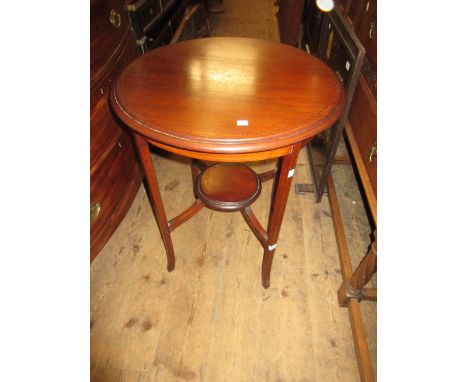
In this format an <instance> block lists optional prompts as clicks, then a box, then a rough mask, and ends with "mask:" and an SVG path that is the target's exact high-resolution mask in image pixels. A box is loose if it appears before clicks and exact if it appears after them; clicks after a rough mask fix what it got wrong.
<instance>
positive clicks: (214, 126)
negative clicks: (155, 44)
mask: <svg viewBox="0 0 468 382" xmlns="http://www.w3.org/2000/svg"><path fill="white" fill-rule="evenodd" d="M111 103H112V106H113V108H114V110H115V112H116V114H117V115H118V116H119V117H120V118H121V119H122V120H123V121H124V122H125V123H126V124H127V125H128V126H129V127H130V128H132V129H133V130H135V131H136V132H138V133H139V134H141V135H143V136H145V137H147V138H149V139H151V140H153V141H157V142H160V143H163V144H165V145H168V146H173V147H177V148H181V149H184V150H190V151H200V152H209V153H248V152H259V151H267V150H273V149H277V148H280V147H284V146H287V145H291V144H294V143H298V142H302V141H304V140H307V139H309V138H311V137H313V136H314V135H316V134H318V133H319V132H321V131H323V130H325V129H326V128H328V127H329V126H330V125H331V124H333V123H334V122H335V121H336V120H337V119H338V117H339V116H340V114H341V112H342V111H343V108H344V103H345V92H344V89H343V86H342V85H341V83H340V82H339V80H338V79H337V77H336V76H335V74H334V73H333V72H332V70H331V69H330V68H328V67H327V66H326V65H325V64H324V63H322V62H321V61H320V60H319V59H317V58H315V57H314V56H311V55H308V54H307V53H305V52H304V51H302V50H299V49H297V48H293V47H291V46H288V45H284V44H278V43H273V42H269V41H264V40H257V39H248V38H237V37H232V38H231V37H216V38H205V39H197V40H190V41H184V42H181V43H176V44H173V45H169V46H165V47H162V48H158V49H156V50H153V51H150V52H149V53H146V54H145V55H143V56H141V57H139V58H138V59H136V60H135V61H133V62H132V63H131V64H130V65H129V66H128V67H127V68H126V69H125V70H124V71H123V72H122V74H121V75H120V77H119V79H118V80H117V82H116V83H115V84H114V87H113V90H112V93H111Z"/></svg>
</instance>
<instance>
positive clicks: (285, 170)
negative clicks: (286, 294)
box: [262, 144, 301, 289]
mask: <svg viewBox="0 0 468 382" xmlns="http://www.w3.org/2000/svg"><path fill="white" fill-rule="evenodd" d="M300 148H301V145H300V144H297V145H293V146H291V152H290V153H289V154H288V155H286V156H284V157H281V158H279V159H278V171H277V173H276V178H275V183H274V185H273V192H272V198H271V206H270V216H269V218H268V230H267V234H268V241H267V245H266V247H265V250H264V252H263V263H262V284H263V287H264V288H265V289H266V288H268V287H269V286H270V271H271V264H272V263H273V256H274V254H275V249H276V243H277V241H278V236H279V232H280V228H281V223H282V221H283V216H284V211H285V209H286V204H287V202H288V196H289V190H290V189H291V184H292V180H293V175H294V170H295V167H296V162H297V157H298V155H299V150H300Z"/></svg>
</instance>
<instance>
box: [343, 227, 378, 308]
mask: <svg viewBox="0 0 468 382" xmlns="http://www.w3.org/2000/svg"><path fill="white" fill-rule="evenodd" d="M376 271H377V236H376V238H375V240H374V241H373V242H372V244H371V246H370V249H369V251H368V252H367V254H366V255H365V256H364V257H363V258H362V260H361V262H360V263H359V265H358V267H357V268H356V270H355V271H354V272H353V275H352V276H351V278H350V279H349V280H344V281H343V284H341V287H340V289H339V290H338V302H339V304H340V306H347V305H348V303H349V299H350V298H355V299H358V300H362V299H363V298H365V296H364V286H365V285H366V284H367V283H368V282H369V280H370V279H371V278H372V275H373V274H374V273H375V272H376Z"/></svg>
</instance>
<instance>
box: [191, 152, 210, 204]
mask: <svg viewBox="0 0 468 382" xmlns="http://www.w3.org/2000/svg"><path fill="white" fill-rule="evenodd" d="M207 167H208V166H207V165H206V164H205V163H203V162H201V161H199V160H198V159H192V160H191V161H190V171H191V172H192V183H193V196H194V197H195V199H198V196H197V193H196V191H195V185H196V184H197V178H198V176H199V175H200V174H201V173H202V172H203V170H205V169H206V168H207Z"/></svg>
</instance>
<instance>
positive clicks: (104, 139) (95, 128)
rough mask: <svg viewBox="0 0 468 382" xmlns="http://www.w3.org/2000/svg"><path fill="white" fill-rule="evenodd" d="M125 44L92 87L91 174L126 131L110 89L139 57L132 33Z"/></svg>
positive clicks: (126, 38)
mask: <svg viewBox="0 0 468 382" xmlns="http://www.w3.org/2000/svg"><path fill="white" fill-rule="evenodd" d="M125 40H126V41H125V45H126V46H124V47H123V50H122V51H121V52H120V53H119V55H120V57H117V58H116V62H115V63H114V64H113V65H114V66H113V68H112V69H111V71H110V72H108V73H107V75H106V76H104V77H103V78H102V79H101V80H100V81H99V82H98V83H97V84H95V86H94V88H92V89H91V118H90V128H91V142H90V160H91V174H92V173H93V172H94V171H95V169H96V167H98V166H99V163H100V162H102V161H103V160H104V159H105V158H106V156H107V155H108V154H109V152H110V150H111V148H112V147H113V146H114V145H115V143H116V141H117V140H118V139H119V138H120V136H121V135H122V134H123V133H124V130H123V129H125V127H124V126H123V125H122V124H121V123H120V122H119V121H118V119H117V118H115V117H114V116H113V115H112V113H111V110H110V105H109V89H110V87H111V85H112V81H114V80H115V79H116V78H117V77H118V75H119V74H120V72H121V71H122V70H123V69H124V68H125V67H126V66H127V65H128V64H129V62H130V61H132V60H133V59H134V58H136V57H137V55H138V52H137V47H136V45H133V43H132V42H133V41H132V36H131V33H128V35H127V36H126V37H125Z"/></svg>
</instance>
